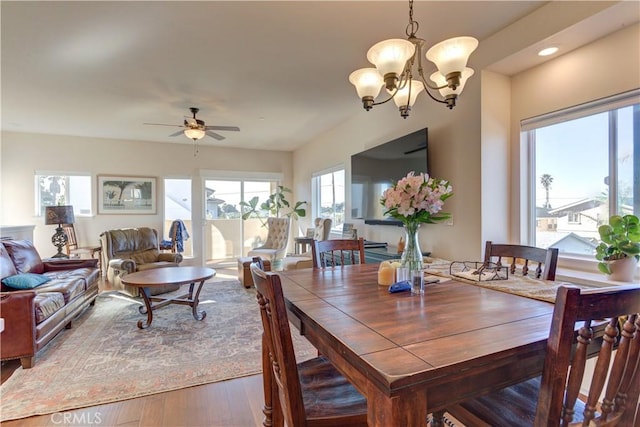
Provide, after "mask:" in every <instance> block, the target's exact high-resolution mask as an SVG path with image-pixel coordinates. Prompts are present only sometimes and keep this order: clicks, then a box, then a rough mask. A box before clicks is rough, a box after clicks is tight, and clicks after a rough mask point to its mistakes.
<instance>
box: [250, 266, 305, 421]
mask: <svg viewBox="0 0 640 427" xmlns="http://www.w3.org/2000/svg"><path fill="white" fill-rule="evenodd" d="M253 259H254V261H256V258H253ZM261 262H262V261H261V260H259V261H256V262H253V263H252V264H251V266H250V268H251V275H252V276H253V283H254V285H255V287H256V291H257V292H256V296H257V298H258V304H259V305H260V316H261V319H262V326H263V328H264V337H263V345H266V346H267V349H268V352H269V358H270V361H271V363H270V365H271V371H272V375H273V380H274V381H275V384H276V385H277V388H278V392H279V393H278V394H279V395H280V403H281V407H282V410H283V412H284V419H285V421H286V424H287V425H288V426H304V425H306V415H305V409H304V403H303V400H302V390H301V387H300V377H299V375H298V366H297V364H296V356H295V351H294V348H293V341H292V339H291V330H290V329H289V320H288V318H287V309H286V306H285V302H284V295H283V293H282V285H281V283H280V277H279V276H278V275H277V274H275V273H271V272H265V271H264V270H263V269H262V268H260V264H261ZM264 368H265V369H266V367H264ZM266 392H267V390H266V389H265V393H266Z"/></svg>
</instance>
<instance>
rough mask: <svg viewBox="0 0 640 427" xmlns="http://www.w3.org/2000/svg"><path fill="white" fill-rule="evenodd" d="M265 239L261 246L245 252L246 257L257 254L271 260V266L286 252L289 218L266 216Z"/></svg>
mask: <svg viewBox="0 0 640 427" xmlns="http://www.w3.org/2000/svg"><path fill="white" fill-rule="evenodd" d="M267 227H268V228H269V231H268V232H267V241H266V242H265V243H264V245H262V246H258V247H257V248H253V249H252V250H250V251H249V252H248V253H247V256H248V257H254V256H259V257H260V258H262V259H268V260H269V261H271V265H272V267H273V265H274V264H276V263H275V261H276V260H281V259H282V258H284V256H285V254H286V253H287V243H288V242H289V218H274V217H270V218H267Z"/></svg>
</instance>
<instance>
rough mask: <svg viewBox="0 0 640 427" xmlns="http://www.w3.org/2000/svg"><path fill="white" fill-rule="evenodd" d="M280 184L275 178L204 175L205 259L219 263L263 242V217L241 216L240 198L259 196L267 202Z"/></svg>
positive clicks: (244, 254)
mask: <svg viewBox="0 0 640 427" xmlns="http://www.w3.org/2000/svg"><path fill="white" fill-rule="evenodd" d="M277 185H278V181H276V180H273V179H265V180H258V179H252V180H245V179H226V178H221V179H215V178H210V179H205V182H204V191H205V195H204V200H205V204H204V209H205V227H204V244H205V262H207V263H216V262H222V261H228V260H231V259H236V258H238V257H241V256H246V255H247V252H248V251H249V250H251V249H252V248H254V247H256V246H260V245H261V244H262V243H264V241H265V239H266V237H267V228H266V227H264V226H263V221H264V219H258V218H251V219H247V220H242V207H241V206H240V202H241V201H246V202H249V201H250V200H251V199H252V198H253V197H258V200H259V203H262V202H264V201H265V200H267V198H268V197H269V194H271V192H272V190H273V189H274V188H275V187H276V186H277Z"/></svg>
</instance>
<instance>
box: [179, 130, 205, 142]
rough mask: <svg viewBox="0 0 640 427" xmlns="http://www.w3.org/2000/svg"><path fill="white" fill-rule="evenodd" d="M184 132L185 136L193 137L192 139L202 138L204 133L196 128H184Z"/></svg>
mask: <svg viewBox="0 0 640 427" xmlns="http://www.w3.org/2000/svg"><path fill="white" fill-rule="evenodd" d="M184 134H185V136H186V137H187V138H190V139H193V140H194V141H197V140H199V139H202V138H204V135H205V133H204V131H203V130H202V129H198V128H188V129H185V130H184Z"/></svg>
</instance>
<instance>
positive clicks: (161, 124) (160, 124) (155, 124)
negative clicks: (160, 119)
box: [143, 123, 184, 128]
mask: <svg viewBox="0 0 640 427" xmlns="http://www.w3.org/2000/svg"><path fill="white" fill-rule="evenodd" d="M143 125H152V126H174V127H179V128H181V127H184V126H182V125H168V124H166V123H143Z"/></svg>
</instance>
